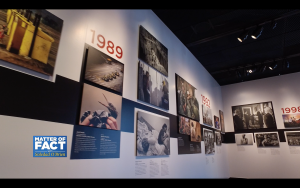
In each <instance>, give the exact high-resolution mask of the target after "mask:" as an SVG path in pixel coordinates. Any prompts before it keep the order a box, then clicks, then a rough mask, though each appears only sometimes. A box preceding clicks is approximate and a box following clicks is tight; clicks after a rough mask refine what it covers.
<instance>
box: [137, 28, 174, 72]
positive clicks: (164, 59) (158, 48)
mask: <svg viewBox="0 0 300 188" xmlns="http://www.w3.org/2000/svg"><path fill="white" fill-rule="evenodd" d="M139 59H140V60H142V61H144V62H146V63H147V64H149V65H150V66H151V67H153V68H154V69H155V70H157V71H159V72H161V73H162V74H163V75H165V76H168V49H167V48H166V47H165V46H164V45H163V44H162V43H160V42H159V41H158V40H157V39H156V38H155V37H154V36H153V35H151V34H150V33H149V32H148V31H147V30H146V29H145V28H144V27H143V26H140V34H139Z"/></svg>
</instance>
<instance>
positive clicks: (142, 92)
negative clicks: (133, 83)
mask: <svg viewBox="0 0 300 188" xmlns="http://www.w3.org/2000/svg"><path fill="white" fill-rule="evenodd" d="M138 66H139V68H138V99H139V100H141V101H143V102H146V103H149V104H152V105H154V106H158V107H160V108H163V109H165V110H169V82H168V78H167V77H165V76H164V75H162V74H160V73H159V72H157V71H156V70H155V69H153V68H152V67H150V66H149V65H147V64H146V63H143V62H141V61H140V62H139V65H138Z"/></svg>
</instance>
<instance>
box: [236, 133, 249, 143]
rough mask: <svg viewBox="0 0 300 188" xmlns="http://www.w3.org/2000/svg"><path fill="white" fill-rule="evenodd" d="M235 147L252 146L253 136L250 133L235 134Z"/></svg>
mask: <svg viewBox="0 0 300 188" xmlns="http://www.w3.org/2000/svg"><path fill="white" fill-rule="evenodd" d="M235 143H236V145H253V134H252V133H242V134H235Z"/></svg>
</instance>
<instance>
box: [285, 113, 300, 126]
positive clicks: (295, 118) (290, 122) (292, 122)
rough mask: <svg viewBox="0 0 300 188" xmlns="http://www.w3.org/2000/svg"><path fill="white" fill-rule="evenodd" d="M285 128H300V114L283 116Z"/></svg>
mask: <svg viewBox="0 0 300 188" xmlns="http://www.w3.org/2000/svg"><path fill="white" fill-rule="evenodd" d="M282 119H283V124H284V127H286V128H290V127H295V128H296V127H300V113H297V114H282Z"/></svg>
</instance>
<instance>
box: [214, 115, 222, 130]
mask: <svg viewBox="0 0 300 188" xmlns="http://www.w3.org/2000/svg"><path fill="white" fill-rule="evenodd" d="M214 124H215V128H216V129H219V130H220V129H221V125H220V118H219V117H217V116H214Z"/></svg>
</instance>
